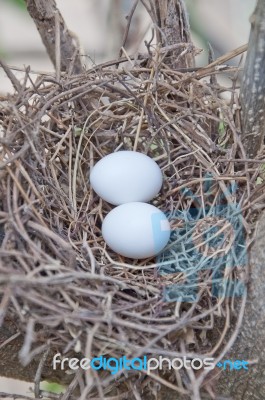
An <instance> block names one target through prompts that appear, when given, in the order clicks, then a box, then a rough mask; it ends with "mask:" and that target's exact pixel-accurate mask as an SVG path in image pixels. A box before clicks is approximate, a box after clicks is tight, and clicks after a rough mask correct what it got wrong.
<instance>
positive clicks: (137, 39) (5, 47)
mask: <svg viewBox="0 0 265 400" xmlns="http://www.w3.org/2000/svg"><path fill="white" fill-rule="evenodd" d="M139 3H140V2H139ZM132 4H133V1H132V0H57V5H58V8H59V9H60V11H61V13H62V15H63V17H64V19H65V21H66V24H67V26H68V28H69V29H70V30H71V31H72V32H74V33H75V35H77V37H78V38H79V40H80V45H81V49H82V54H83V55H84V58H83V59H84V63H86V64H87V65H88V66H91V65H93V64H98V63H101V62H104V61H107V60H113V59H115V58H117V56H118V54H119V50H120V46H121V44H122V38H123V34H124V29H125V27H126V19H125V16H126V15H127V14H128V13H129V11H130V8H131V6H132ZM186 4H187V7H188V13H189V18H190V24H191V29H192V38H193V41H194V43H195V45H196V46H197V47H199V48H202V49H204V51H203V52H202V53H201V54H200V56H199V57H198V58H197V65H205V64H207V60H208V54H207V42H210V44H211V45H212V47H213V49H214V53H215V56H216V57H218V56H220V55H221V54H224V53H226V52H227V51H230V50H233V49H235V48H236V47H238V46H241V45H242V44H245V43H246V42H247V40H248V35H249V29H250V24H249V17H250V15H251V13H252V12H253V10H254V7H255V0H244V1H242V0H222V1H220V0H186ZM150 38H151V21H150V18H149V16H148V14H147V12H146V10H145V9H144V7H143V6H142V5H141V4H139V5H138V6H137V9H136V12H135V14H134V17H133V20H132V25H131V31H130V35H129V38H128V42H127V45H126V50H127V53H128V54H135V53H136V52H137V51H140V52H146V48H145V45H144V40H149V39H150ZM0 57H1V58H2V59H4V60H5V61H6V62H7V63H8V65H10V66H16V67H18V68H21V69H22V70H23V69H25V67H27V66H28V65H30V66H31V70H32V71H45V72H49V71H53V67H52V64H51V62H50V60H49V58H48V56H47V55H46V53H45V49H44V46H43V44H42V42H41V39H40V37H39V34H38V32H37V30H36V27H35V25H34V23H33V21H32V20H31V18H30V16H29V15H28V14H27V11H26V8H25V5H24V0H0ZM236 62H238V60H232V63H236ZM16 74H17V75H18V77H20V78H22V77H23V73H21V72H20V73H19V72H16ZM10 91H12V86H11V85H10V82H9V80H8V78H7V77H6V76H5V74H4V72H3V71H2V69H1V68H0V95H1V94H4V93H7V92H10ZM0 344H1V343H0ZM32 386H33V385H32V384H29V383H20V382H18V381H13V380H11V379H3V378H0V391H2V392H4V391H6V392H9V393H19V394H23V393H24V394H25V395H27V396H30V395H31V394H30V393H31V392H30V387H32ZM46 388H47V389H49V390H56V387H51V386H47V385H46ZM57 389H58V388H57ZM59 389H60V388H59Z"/></svg>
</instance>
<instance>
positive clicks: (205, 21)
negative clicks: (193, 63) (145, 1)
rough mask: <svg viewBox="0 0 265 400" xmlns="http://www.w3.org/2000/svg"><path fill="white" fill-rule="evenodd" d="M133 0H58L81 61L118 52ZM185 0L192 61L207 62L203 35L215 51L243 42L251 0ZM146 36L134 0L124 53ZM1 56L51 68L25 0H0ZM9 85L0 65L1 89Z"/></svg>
mask: <svg viewBox="0 0 265 400" xmlns="http://www.w3.org/2000/svg"><path fill="white" fill-rule="evenodd" d="M132 4H133V1H132V0H78V1H74V0H57V5H58V8H59V9H60V11H61V13H62V15H63V16H64V18H65V21H66V24H67V26H68V28H69V29H70V30H71V31H72V32H74V33H75V34H76V36H77V37H78V38H79V40H80V45H81V49H82V54H83V55H84V58H83V60H84V63H85V64H87V65H88V66H89V65H90V66H91V64H93V63H95V64H98V63H101V62H103V61H107V60H113V59H115V58H116V57H117V56H118V54H119V49H120V46H121V43H122V38H123V34H124V29H125V27H126V19H125V16H126V15H127V14H128V13H129V11H130V8H131V6H132ZM186 4H187V7H188V13H189V18H190V24H191V28H192V35H193V41H194V43H195V44H196V46H197V47H199V48H202V49H204V50H205V51H204V52H202V53H201V54H200V56H198V57H197V65H204V64H206V63H207V50H206V49H207V42H208V41H209V42H210V43H211V45H212V47H213V49H214V52H215V56H216V57H218V56H219V55H220V54H224V53H226V52H227V51H229V50H233V49H234V48H236V47H238V46H240V45H242V44H244V43H246V42H247V40H248V35H249V28H250V24H249V17H250V15H251V12H252V11H253V9H254V6H255V0H244V1H242V0H222V1H219V0H186ZM150 37H151V21H150V18H149V15H148V14H147V12H146V10H145V8H144V7H143V6H142V4H141V2H140V1H139V4H138V6H137V9H136V12H135V14H134V17H133V20H132V25H131V30H130V35H129V38H128V41H127V44H126V50H127V52H128V54H135V53H136V52H137V51H140V52H146V48H145V45H144V40H146V39H147V40H148V39H150ZM0 56H1V57H2V58H3V59H5V60H6V62H7V63H8V64H9V65H11V66H16V67H20V68H22V69H23V68H25V66H28V65H30V66H31V70H33V71H34V70H36V71H45V72H47V71H52V70H53V68H52V65H51V62H50V61H49V59H48V56H47V55H46V53H45V49H44V46H43V44H42V42H41V39H40V37H39V34H38V32H37V30H36V27H35V25H34V23H33V21H32V20H31V18H30V16H29V15H28V14H27V11H26V8H25V3H24V0H0ZM233 62H237V60H234V61H233ZM21 76H23V74H21ZM10 90H12V88H11V86H10V83H9V81H8V79H7V78H6V77H5V75H4V73H3V72H2V70H0V93H1V92H2V93H3V92H7V91H10Z"/></svg>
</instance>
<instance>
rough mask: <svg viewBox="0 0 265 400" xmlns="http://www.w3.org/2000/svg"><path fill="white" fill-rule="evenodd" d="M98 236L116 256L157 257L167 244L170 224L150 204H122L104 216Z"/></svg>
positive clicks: (160, 212) (162, 214) (161, 213)
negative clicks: (100, 235)
mask: <svg viewBox="0 0 265 400" xmlns="http://www.w3.org/2000/svg"><path fill="white" fill-rule="evenodd" d="M102 235H103V238H104V240H105V242H106V243H107V245H108V246H109V247H110V248H111V249H112V250H114V251H115V252H116V253H118V254H121V255H123V256H125V257H129V258H135V259H140V258H147V257H151V256H154V255H156V254H158V253H159V252H160V251H161V250H162V249H163V248H164V247H165V246H166V244H167V243H168V241H169V237H170V225H169V222H168V219H167V217H166V215H165V214H164V213H163V212H162V211H160V210H159V209H158V208H157V207H155V206H152V205H151V204H146V203H140V202H133V203H126V204H122V205H120V206H118V207H116V208H114V209H113V210H111V211H110V213H109V214H108V215H107V216H106V217H105V219H104V221H103V224H102Z"/></svg>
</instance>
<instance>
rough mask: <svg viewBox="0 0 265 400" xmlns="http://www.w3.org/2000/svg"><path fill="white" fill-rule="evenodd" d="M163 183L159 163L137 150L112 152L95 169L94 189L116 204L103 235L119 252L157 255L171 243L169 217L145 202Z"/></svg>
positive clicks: (106, 219) (137, 256)
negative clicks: (169, 241)
mask: <svg viewBox="0 0 265 400" xmlns="http://www.w3.org/2000/svg"><path fill="white" fill-rule="evenodd" d="M162 183H163V177H162V172H161V170H160V168H159V166H158V165H157V163H156V162H155V161H154V160H152V159H151V158H150V157H148V156H146V155H144V154H142V153H138V152H135V151H118V152H116V153H112V154H109V155H107V156H106V157H103V158H102V159H101V160H100V161H99V162H98V163H97V164H96V165H95V166H94V168H93V169H92V171H91V174H90V184H91V186H92V188H93V189H94V191H95V192H96V193H97V194H98V195H99V196H100V197H101V198H102V199H103V200H105V201H107V202H108V203H111V204H113V205H116V206H117V207H115V208H114V209H113V210H111V211H110V212H109V214H108V215H107V216H106V217H105V219H104V221H103V224H102V236H103V238H104V240H105V242H106V243H107V245H108V246H109V247H110V248H111V249H112V250H114V251H115V252H116V253H119V254H121V255H123V256H125V257H129V258H134V259H143V258H147V257H152V256H154V255H156V254H158V253H159V252H160V251H161V250H162V249H163V248H164V247H165V246H166V244H167V243H168V240H169V236H170V226H169V222H168V220H167V217H166V216H165V214H164V213H163V212H162V211H160V210H159V209H158V208H157V207H155V206H153V205H151V204H147V203H146V202H148V201H150V200H151V199H152V198H154V197H155V196H156V195H157V194H158V193H159V191H160V189H161V186H162Z"/></svg>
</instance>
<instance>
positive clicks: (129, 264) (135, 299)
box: [0, 63, 262, 398]
mask: <svg viewBox="0 0 265 400" xmlns="http://www.w3.org/2000/svg"><path fill="white" fill-rule="evenodd" d="M206 71H207V74H208V75H210V76H211V74H215V73H216V70H215V69H212V70H210V71H209V69H208V70H206ZM205 75H206V73H205V74H204V72H203V69H202V70H201V71H199V72H198V73H197V74H196V73H195V72H194V73H181V72H177V71H173V70H171V69H170V68H169V67H168V66H166V65H163V63H161V64H157V65H156V64H153V65H152V64H151V65H150V64H147V66H145V67H142V66H137V65H135V66H134V67H132V68H131V69H130V70H128V69H126V68H122V67H119V68H100V67H98V68H95V69H94V70H91V71H89V72H87V73H86V74H84V75H80V76H76V77H67V76H64V77H63V78H62V79H61V81H60V82H56V81H55V80H54V79H53V78H51V77H48V76H45V75H43V76H39V77H38V79H37V80H36V82H34V83H33V82H32V81H31V80H30V78H29V75H28V73H27V72H26V73H25V81H24V86H23V88H22V90H21V91H19V92H16V93H15V94H14V95H13V96H12V97H9V98H7V99H6V100H5V101H3V102H2V105H1V110H0V113H1V124H2V132H3V133H2V138H1V152H2V156H1V164H0V168H1V169H0V174H1V195H0V196H1V197H0V201H1V205H2V207H1V208H2V211H1V214H0V215H1V223H2V227H3V228H2V229H4V232H5V234H4V238H3V242H2V246H1V250H0V273H1V277H0V279H1V292H2V294H4V295H5V303H4V304H5V306H4V313H5V314H6V315H11V316H13V317H15V318H16V319H17V321H18V324H19V326H20V329H21V330H22V331H23V332H25V333H26V339H25V343H24V347H23V349H22V352H21V359H22V361H24V362H25V363H26V362H29V361H30V359H31V358H33V357H34V354H36V353H38V346H39V347H40V346H41V345H44V346H45V345H46V344H47V343H49V346H50V347H51V348H56V349H57V350H59V351H60V352H61V353H67V352H69V351H72V352H77V353H79V354H83V355H85V356H87V357H96V356H98V355H102V354H103V355H106V356H109V357H118V358H119V357H122V356H123V355H126V356H127V357H128V358H132V357H140V356H143V355H151V356H155V355H165V356H168V357H179V356H183V355H184V354H185V355H187V354H188V355H189V356H190V357H195V356H200V357H203V356H205V355H206V354H213V355H214V356H215V357H218V354H220V353H221V351H223V350H224V348H225V346H226V345H225V341H224V337H225V336H228V337H229V335H230V334H231V333H230V331H229V329H228V326H229V324H228V321H227V318H230V317H229V316H227V309H228V308H231V310H232V315H233V309H234V302H235V301H239V302H240V300H241V298H242V296H244V282H245V275H246V269H247V259H246V247H247V243H248V234H249V233H250V228H249V226H250V225H249V224H251V222H252V221H253V218H254V217H253V214H252V215H251V214H250V208H249V205H250V200H251V203H252V204H254V203H255V201H254V199H255V198H258V196H259V193H260V190H262V185H260V186H259V187H258V186H257V185H256V179H257V177H258V176H259V173H260V171H259V169H254V168H253V166H251V164H249V163H246V162H245V161H244V160H243V159H244V154H243V153H242V145H241V142H240V136H239V134H238V132H240V124H239V110H238V107H235V105H236V106H237V102H236V98H237V97H236V92H235V91H233V88H231V89H226V88H223V87H221V86H218V85H217V84H216V82H214V83H209V82H206V81H205V80H203V79H202V78H204V76H205ZM225 90H228V91H230V92H232V93H233V98H232V101H231V103H230V104H227V101H225V100H222V98H221V94H222V92H224V91H225ZM122 149H123V150H137V151H140V152H142V153H144V154H147V155H149V156H151V157H152V158H154V159H155V160H156V161H157V163H158V164H159V166H160V168H161V169H162V171H163V175H164V184H163V188H162V191H161V193H160V194H159V195H158V196H157V197H156V198H155V199H154V201H153V202H152V203H153V204H154V205H155V206H157V207H159V208H160V209H161V210H163V211H164V212H166V213H167V215H168V216H169V219H170V222H171V227H172V235H171V240H170V243H169V245H168V246H167V248H166V249H165V251H163V253H162V254H160V255H158V256H157V257H156V258H150V259H146V260H140V261H139V260H130V259H126V258H124V257H122V256H119V255H118V254H115V253H114V252H112V251H111V250H110V249H108V248H107V247H106V245H105V243H104V241H103V240H102V236H101V223H102V221H103V218H104V217H105V215H106V214H107V213H108V212H109V211H110V210H111V209H112V206H110V205H109V204H108V203H106V202H104V201H102V200H101V199H99V197H98V196H97V195H96V194H95V193H94V192H93V191H92V190H91V188H90V185H89V179H88V177H89V171H90V169H91V167H92V166H93V165H94V163H95V162H97V161H98V160H99V159H101V158H102V157H103V156H104V155H107V154H109V153H111V152H113V151H118V150H122ZM242 160H243V161H242ZM253 193H254V195H253ZM235 243H236V246H235ZM198 254H199V256H198ZM231 282H233V284H232V286H231ZM214 288H215V290H214ZM220 288H221V289H220ZM242 288H243V290H242ZM8 304H9V306H8ZM231 318H232V317H231ZM215 323H218V324H219V325H220V326H221V330H220V335H219V337H217V338H215V339H214V341H213V342H211V341H210V340H209V338H208V333H209V331H211V330H212V329H213V327H214V325H215ZM29 324H31V325H30V327H31V329H29ZM32 324H33V325H32ZM32 326H38V329H37V331H36V332H37V334H36V336H35V339H34V336H33V335H32ZM33 330H34V328H33ZM29 332H30V333H29ZM36 338H38V340H36ZM36 343H37V344H38V345H37V347H36ZM32 349H34V351H33V352H32ZM139 375H140V378H139ZM117 379H118V383H117V382H116V383H115V380H117ZM135 379H140V380H139V389H138V390H139V393H140V394H141V395H143V393H144V392H145V391H146V390H147V389H148V390H149V392H150V388H151V387H152V391H153V392H155V391H156V390H157V386H156V385H157V384H158V385H161V384H162V385H165V386H167V387H169V388H171V389H172V390H175V391H176V392H177V393H182V394H184V393H189V390H190V389H189V388H188V386H187V385H186V383H185V382H187V379H188V376H187V375H186V372H183V371H182V372H178V371H174V372H171V373H170V374H169V373H168V371H167V372H166V371H164V372H163V371H162V372H161V371H160V373H152V374H151V375H150V376H146V374H145V373H139V371H135V372H134V373H130V379H129V380H128V379H127V378H126V377H124V376H123V375H122V374H120V375H119V376H113V375H110V374H108V373H105V374H104V373H103V374H99V377H98V379H97V383H95V384H94V386H93V385H92V386H91V388H90V391H89V393H91V396H92V397H93V395H94V396H95V395H96V394H97V393H98V390H99V386H100V387H104V393H114V394H121V393H127V392H128V391H129V390H130V389H131V387H132V386H131V385H132V384H133V382H134V380H135ZM180 381H181V382H183V386H182V385H179V382H180ZM143 398H147V397H143Z"/></svg>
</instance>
